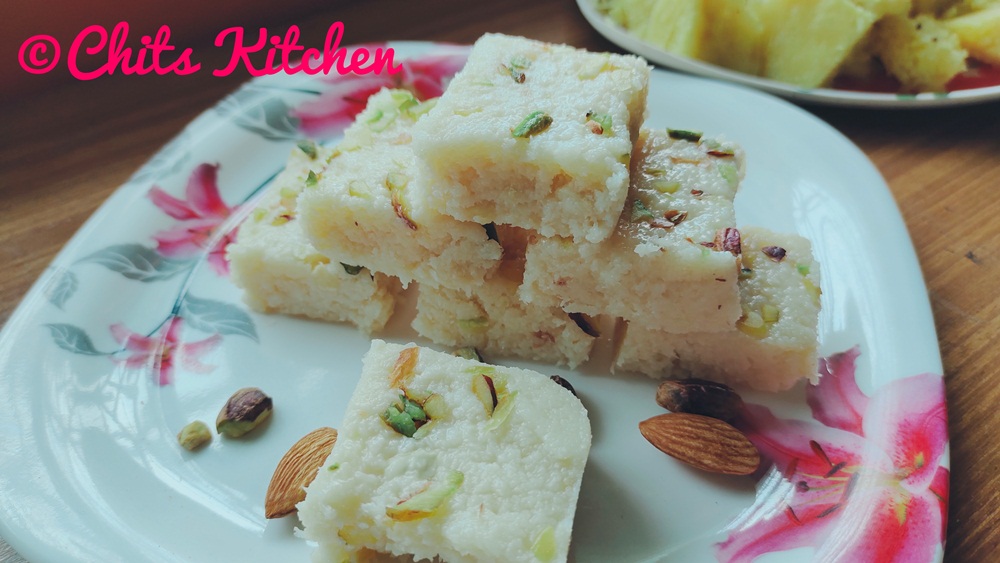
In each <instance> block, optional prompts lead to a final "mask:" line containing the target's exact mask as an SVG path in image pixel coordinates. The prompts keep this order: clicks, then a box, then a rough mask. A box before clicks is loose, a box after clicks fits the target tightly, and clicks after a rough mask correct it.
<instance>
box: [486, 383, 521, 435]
mask: <svg viewBox="0 0 1000 563" xmlns="http://www.w3.org/2000/svg"><path fill="white" fill-rule="evenodd" d="M516 398H517V391H512V392H510V393H506V394H504V396H503V397H501V398H500V402H499V403H497V408H496V409H494V410H493V416H491V417H490V420H489V422H487V423H486V429H487V430H496V429H497V428H500V427H501V426H503V423H504V422H506V420H507V419H508V418H510V413H512V412H514V399H516Z"/></svg>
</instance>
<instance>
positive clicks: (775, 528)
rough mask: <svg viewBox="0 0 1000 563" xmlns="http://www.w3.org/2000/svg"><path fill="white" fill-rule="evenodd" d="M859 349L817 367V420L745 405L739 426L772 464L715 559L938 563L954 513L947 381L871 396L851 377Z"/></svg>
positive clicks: (927, 380)
mask: <svg viewBox="0 0 1000 563" xmlns="http://www.w3.org/2000/svg"><path fill="white" fill-rule="evenodd" d="M858 354H859V352H858V349H857V348H856V347H855V348H853V349H851V350H848V351H846V352H842V353H840V354H836V355H834V356H831V357H829V358H825V359H823V360H822V361H821V362H820V373H821V375H822V377H821V379H820V383H819V384H818V385H816V386H813V387H810V388H809V389H808V390H807V392H806V393H807V402H808V404H809V407H810V408H811V409H812V413H813V417H814V418H815V419H816V420H817V421H819V424H817V423H815V422H805V421H798V420H785V419H780V418H777V417H775V416H774V415H773V414H772V413H771V411H770V410H768V409H767V408H765V407H762V406H758V405H747V410H746V411H745V413H744V416H743V417H742V419H741V420H740V421H739V422H738V426H740V428H741V429H742V430H743V431H744V432H746V433H747V436H748V437H749V438H750V440H751V441H752V442H753V443H754V444H755V445H756V446H757V447H758V449H760V452H761V455H762V457H763V458H765V459H769V460H770V461H771V462H773V464H774V465H773V467H772V468H771V469H770V471H769V472H768V473H767V474H766V475H765V476H764V478H763V479H762V481H761V482H760V483H759V485H758V492H757V501H756V502H755V503H754V505H753V506H752V507H751V508H750V509H748V510H747V511H745V512H744V513H743V514H742V515H741V516H740V517H739V518H738V519H737V520H736V521H735V522H734V523H733V524H732V525H731V526H730V530H731V531H730V534H729V537H728V538H727V539H726V540H725V541H724V542H722V543H720V544H718V545H717V546H716V555H717V557H718V559H719V561H725V562H750V561H753V560H754V558H756V557H758V556H760V555H762V554H764V553H770V552H774V551H783V550H788V549H793V548H797V547H804V546H814V547H816V548H818V551H817V552H816V554H815V556H814V560H815V561H824V562H833V561H845V562H855V561H859V562H864V561H873V562H879V563H882V562H887V563H888V562H898V563H905V562H918V561H930V560H931V559H932V557H933V555H934V552H935V550H936V549H937V546H938V544H940V543H942V542H943V541H944V529H945V522H946V516H947V508H948V476H949V472H948V469H947V468H945V467H942V466H941V465H940V462H941V458H942V456H943V455H944V451H945V448H946V446H947V443H948V430H947V416H946V413H945V403H944V382H943V380H942V378H941V377H940V376H937V375H931V374H921V375H915V376H911V377H907V378H904V379H899V380H896V381H893V382H891V383H889V384H888V385H885V386H884V387H882V388H880V389H878V390H877V391H876V392H875V393H874V394H873V395H872V396H871V397H868V396H866V395H865V394H864V393H863V392H862V391H861V389H860V388H858V385H857V383H856V381H855V360H856V359H857V357H858ZM885 413H890V414H889V416H885V415H884V414H885Z"/></svg>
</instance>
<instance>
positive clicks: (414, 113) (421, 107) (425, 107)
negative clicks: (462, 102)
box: [406, 98, 438, 119]
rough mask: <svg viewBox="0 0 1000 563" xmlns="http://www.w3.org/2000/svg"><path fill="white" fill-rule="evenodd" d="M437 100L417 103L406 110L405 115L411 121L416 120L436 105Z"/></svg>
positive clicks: (432, 99)
mask: <svg viewBox="0 0 1000 563" xmlns="http://www.w3.org/2000/svg"><path fill="white" fill-rule="evenodd" d="M437 102H438V98H431V99H429V100H424V101H422V102H420V103H418V104H417V105H416V106H413V107H411V108H407V110H406V113H407V114H408V115H409V116H410V117H412V118H413V119H417V118H418V117H420V116H421V115H423V114H425V113H427V112H429V111H431V109H433V108H434V106H436V105H437Z"/></svg>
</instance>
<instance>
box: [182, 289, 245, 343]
mask: <svg viewBox="0 0 1000 563" xmlns="http://www.w3.org/2000/svg"><path fill="white" fill-rule="evenodd" d="M180 316H181V317H182V318H183V319H184V320H185V321H187V323H188V324H189V325H191V326H192V327H194V328H196V329H198V330H201V331H204V332H217V333H219V334H226V335H237V336H246V337H247V338H249V339H251V340H253V341H255V342H256V341H257V328H256V327H255V326H254V323H253V319H251V318H250V315H248V314H247V312H246V311H244V310H243V309H241V308H239V307H237V306H236V305H233V304H232V303H226V302H224V301H215V300H213V299H202V298H200V297H195V296H194V295H191V294H188V295H186V296H184V300H183V301H182V302H181V308H180Z"/></svg>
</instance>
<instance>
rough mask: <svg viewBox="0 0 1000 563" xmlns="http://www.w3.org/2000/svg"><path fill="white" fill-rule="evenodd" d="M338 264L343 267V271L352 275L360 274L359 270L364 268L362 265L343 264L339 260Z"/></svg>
mask: <svg viewBox="0 0 1000 563" xmlns="http://www.w3.org/2000/svg"><path fill="white" fill-rule="evenodd" d="M340 265H341V266H343V267H344V271H345V272H347V273H348V274H350V275H352V276H356V275H358V274H360V273H361V270H364V269H365V267H364V266H351V265H350V264H344V263H343V262H341V263H340Z"/></svg>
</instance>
